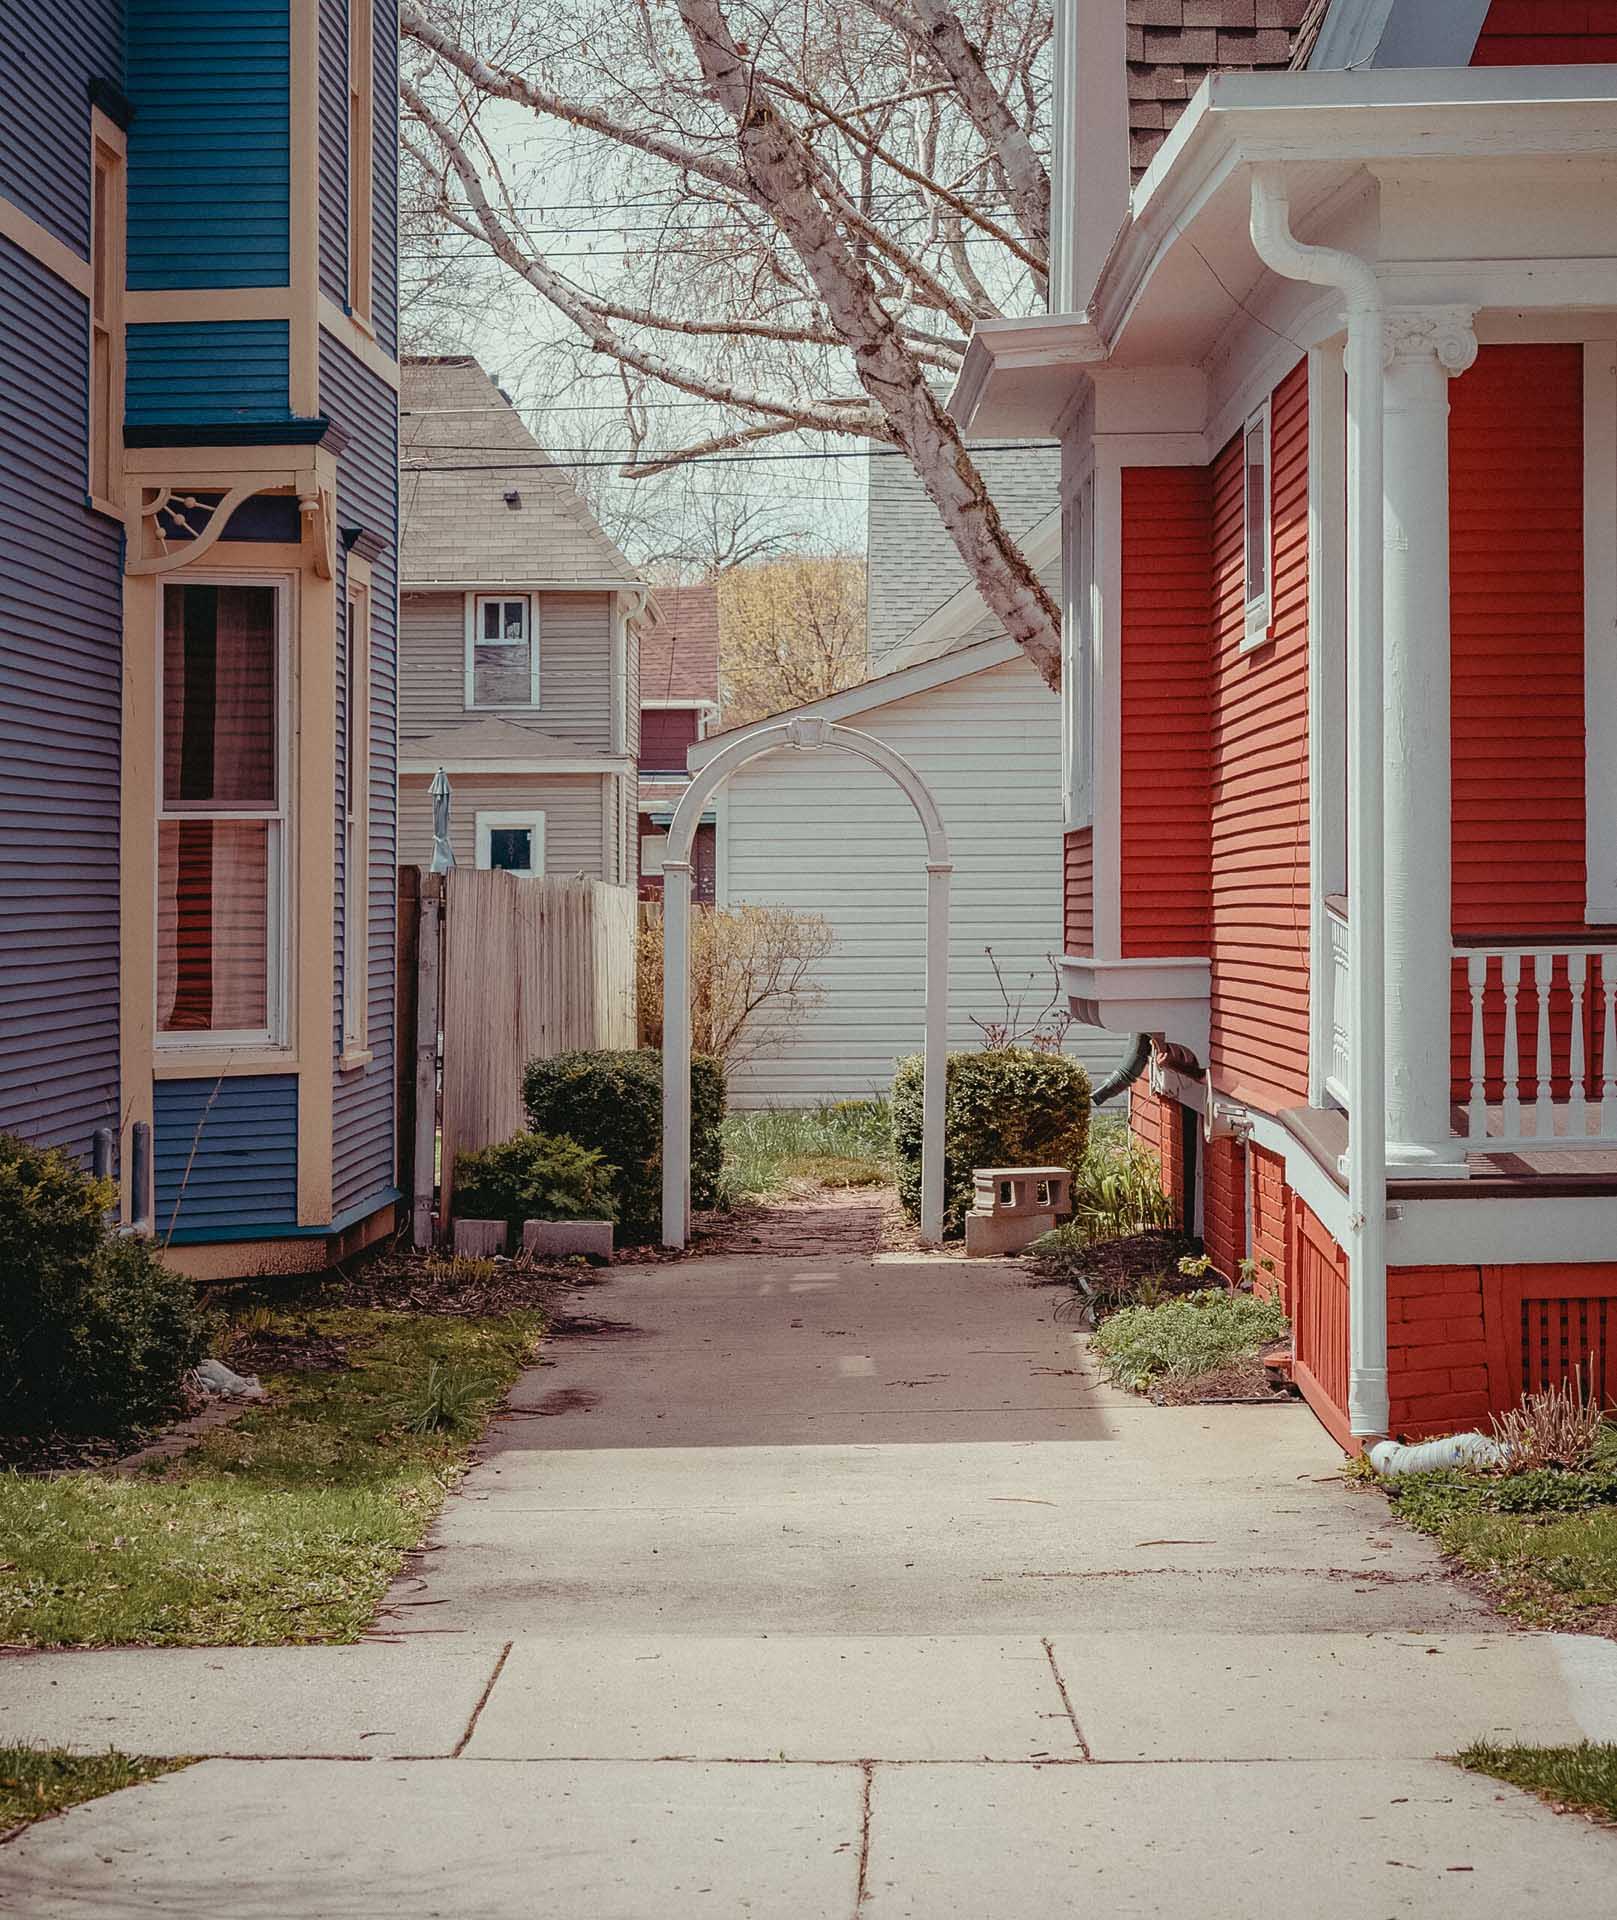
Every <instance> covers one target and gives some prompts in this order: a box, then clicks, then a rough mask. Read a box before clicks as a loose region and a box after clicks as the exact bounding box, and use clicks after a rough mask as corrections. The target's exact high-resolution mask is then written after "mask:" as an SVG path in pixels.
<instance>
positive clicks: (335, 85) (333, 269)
mask: <svg viewBox="0 0 1617 1920" xmlns="http://www.w3.org/2000/svg"><path fill="white" fill-rule="evenodd" d="M320 291H321V292H322V293H324V294H326V295H328V296H329V297H330V298H331V299H333V300H335V301H336V303H337V305H338V306H339V307H341V306H346V305H347V302H348V5H347V0H320Z"/></svg>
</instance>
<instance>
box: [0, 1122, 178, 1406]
mask: <svg viewBox="0 0 1617 1920" xmlns="http://www.w3.org/2000/svg"><path fill="white" fill-rule="evenodd" d="M114 1198H115V1193H114V1189H113V1188H112V1186H111V1184H110V1183H109V1182H107V1181H104V1180H92V1179H91V1178H89V1177H88V1175H86V1174H85V1173H83V1172H82V1171H81V1170H80V1169H79V1167H78V1166H77V1165H76V1164H75V1163H74V1161H72V1160H71V1159H70V1158H69V1157H68V1156H67V1155H66V1154H65V1153H61V1152H59V1151H57V1150H56V1149H55V1148H50V1147H37V1146H34V1145H32V1144H31V1143H30V1142H28V1141H26V1140H22V1139H19V1138H18V1137H17V1136H16V1135H15V1134H9V1133H0V1425H3V1426H4V1427H5V1428H6V1429H7V1430H9V1431H11V1432H14V1433H41V1432H49V1431H52V1430H61V1431H65V1432H73V1433H93V1434H118V1433H122V1432H125V1431H127V1430H129V1429H131V1428H133V1427H138V1426H142V1425H145V1424H147V1423H148V1422H150V1421H154V1420H158V1419H161V1418H162V1417H163V1416H164V1415H165V1414H168V1413H170V1412H172V1411H174V1410H175V1408H176V1407H178V1405H179V1404H180V1402H181V1399H182V1397H183V1390H184V1381H185V1376H186V1374H187V1373H188V1372H189V1371H190V1370H191V1368H192V1367H194V1366H195V1365H196V1364H197V1362H198V1361H199V1360H200V1359H201V1358H202V1357H203V1355H204V1354H205V1353H206V1352H207V1348H208V1336H209V1332H210V1326H209V1321H208V1317H207V1315H206V1314H205V1313H203V1311H202V1310H201V1308H200V1307H199V1306H198V1304H197V1299H196V1293H195V1290H194V1289H193V1287H192V1285H191V1282H190V1281H189V1280H187V1279H185V1278H184V1276H183V1275H181V1274H177V1273H174V1272H172V1271H171V1270H170V1269H169V1268H167V1267H165V1266H164V1265H163V1262H162V1260H161V1258H160V1257H159V1256H158V1254H157V1252H156V1250H155V1249H154V1248H153V1247H152V1246H151V1244H150V1243H149V1242H148V1241H145V1240H135V1239H130V1238H126V1237H118V1236H116V1235H112V1234H109V1233H108V1231H107V1229H106V1225H105V1215H106V1212H107V1210H108V1208H109V1207H110V1206H111V1205H112V1203H113V1200H114Z"/></svg>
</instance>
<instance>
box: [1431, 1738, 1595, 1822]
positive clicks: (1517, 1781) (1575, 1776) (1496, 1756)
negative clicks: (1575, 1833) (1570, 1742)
mask: <svg viewBox="0 0 1617 1920" xmlns="http://www.w3.org/2000/svg"><path fill="white" fill-rule="evenodd" d="M1454 1764H1455V1765H1456V1766H1457V1767H1463V1768H1464V1769H1465V1771H1466V1772H1467V1773H1486V1774H1489V1775H1490V1776H1491V1777H1492V1778H1493V1779H1495V1780H1505V1781H1508V1782H1509V1784H1510V1785H1511V1786H1513V1787H1521V1788H1524V1789H1525V1790H1526V1791H1527V1792H1528V1793H1536V1794H1537V1795H1538V1796H1539V1798H1540V1799H1541V1800H1548V1801H1549V1802H1550V1804H1551V1805H1552V1806H1556V1807H1566V1808H1569V1809H1571V1810H1572V1811H1574V1812H1577V1813H1587V1814H1590V1815H1592V1816H1593V1817H1594V1818H1595V1819H1597V1820H1600V1821H1602V1822H1609V1823H1612V1824H1617V1747H1614V1746H1604V1745H1598V1744H1596V1743H1595V1742H1593V1741H1589V1740H1585V1741H1583V1742H1582V1743H1581V1744H1580V1745H1578V1746H1575V1747H1522V1746H1508V1747H1496V1746H1495V1745H1494V1743H1493V1742H1492V1741H1491V1740H1478V1741H1477V1742H1476V1743H1475V1745H1473V1746H1469V1747H1467V1748H1466V1750H1465V1752H1464V1753H1457V1754H1455V1756H1454Z"/></svg>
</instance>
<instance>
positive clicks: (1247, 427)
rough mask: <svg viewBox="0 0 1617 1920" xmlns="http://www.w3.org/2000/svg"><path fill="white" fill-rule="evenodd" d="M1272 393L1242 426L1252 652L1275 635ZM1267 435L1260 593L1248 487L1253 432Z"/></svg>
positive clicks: (1245, 647) (1244, 565)
mask: <svg viewBox="0 0 1617 1920" xmlns="http://www.w3.org/2000/svg"><path fill="white" fill-rule="evenodd" d="M1272 425H1273V418H1272V408H1271V404H1270V396H1269V395H1267V394H1266V395H1265V396H1264V398H1263V400H1262V401H1261V402H1260V403H1259V404H1258V405H1257V406H1256V407H1254V408H1253V410H1252V411H1251V412H1250V413H1249V414H1248V415H1247V417H1246V420H1245V422H1244V423H1243V424H1242V427H1241V585H1242V593H1243V595H1244V598H1245V601H1246V626H1245V631H1244V632H1243V634H1242V638H1241V651H1242V652H1243V653H1249V652H1250V651H1251V650H1252V649H1253V648H1254V647H1261V646H1263V645H1264V643H1265V642H1266V641H1268V640H1270V639H1272V638H1273V627H1272V618H1273V616H1272V612H1271V609H1272V607H1273V603H1274V577H1275V530H1274V434H1273V432H1272V431H1271V428H1272ZM1254 431H1256V432H1258V433H1260V434H1261V435H1262V437H1263V515H1262V522H1263V524H1262V529H1261V539H1262V550H1263V586H1262V589H1261V590H1260V591H1259V592H1256V593H1254V592H1253V590H1252V521H1251V495H1250V489H1249V488H1248V486H1247V471H1248V464H1249V463H1248V459H1247V445H1248V442H1249V441H1250V440H1251V438H1252V435H1253V432H1254Z"/></svg>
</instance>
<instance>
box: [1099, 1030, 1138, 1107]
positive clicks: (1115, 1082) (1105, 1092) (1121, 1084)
mask: <svg viewBox="0 0 1617 1920" xmlns="http://www.w3.org/2000/svg"><path fill="white" fill-rule="evenodd" d="M1150 1064H1151V1036H1150V1034H1148V1033H1137V1034H1135V1036H1134V1044H1133V1045H1132V1046H1131V1047H1130V1048H1129V1051H1128V1056H1127V1058H1126V1059H1125V1060H1124V1061H1123V1063H1122V1065H1121V1066H1119V1067H1117V1068H1116V1069H1115V1070H1114V1071H1113V1072H1111V1073H1109V1074H1107V1076H1106V1078H1105V1079H1104V1080H1103V1081H1102V1082H1101V1083H1100V1085H1099V1086H1098V1087H1096V1088H1095V1090H1094V1091H1093V1092H1092V1093H1091V1094H1090V1096H1089V1100H1090V1105H1091V1106H1096V1107H1098V1106H1100V1105H1101V1103H1102V1102H1103V1101H1106V1100H1113V1099H1115V1098H1116V1097H1117V1095H1118V1094H1120V1093H1126V1092H1127V1091H1128V1089H1129V1088H1130V1087H1132V1086H1133V1085H1134V1083H1135V1081H1136V1080H1138V1079H1139V1077H1140V1075H1141V1074H1142V1073H1144V1072H1145V1070H1146V1068H1147V1067H1148V1066H1149V1065H1150Z"/></svg>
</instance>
